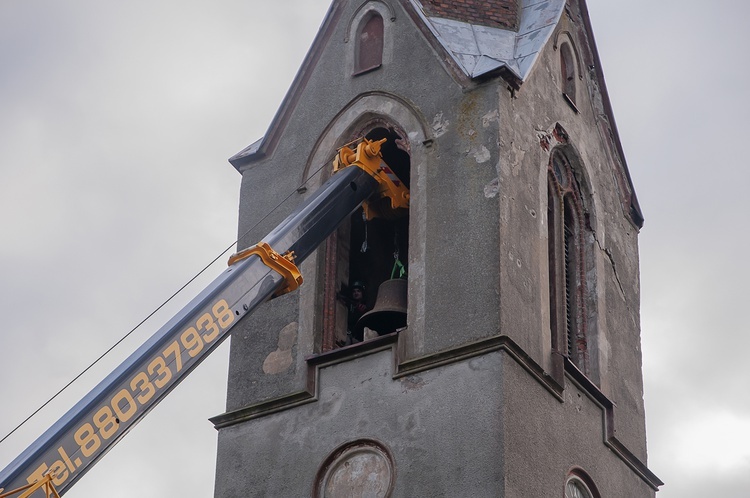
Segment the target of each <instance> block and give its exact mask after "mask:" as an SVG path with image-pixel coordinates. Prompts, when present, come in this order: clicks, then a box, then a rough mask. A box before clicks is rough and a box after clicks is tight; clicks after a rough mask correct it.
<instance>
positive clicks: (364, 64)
mask: <svg viewBox="0 0 750 498" xmlns="http://www.w3.org/2000/svg"><path fill="white" fill-rule="evenodd" d="M382 64H383V18H382V17H381V16H380V14H378V13H377V12H375V11H372V12H370V13H369V14H368V15H367V16H366V17H365V18H364V19H362V22H361V23H360V25H359V28H358V29H357V38H356V52H355V60H354V74H361V73H365V72H367V71H372V70H373V69H376V68H379V67H380V66H381V65H382Z"/></svg>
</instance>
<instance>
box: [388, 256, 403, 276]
mask: <svg viewBox="0 0 750 498" xmlns="http://www.w3.org/2000/svg"><path fill="white" fill-rule="evenodd" d="M396 269H398V278H404V276H405V275H406V268H404V264H403V263H402V262H401V261H400V260H399V259H398V258H396V260H395V261H394V262H393V270H391V279H393V278H395V277H396Z"/></svg>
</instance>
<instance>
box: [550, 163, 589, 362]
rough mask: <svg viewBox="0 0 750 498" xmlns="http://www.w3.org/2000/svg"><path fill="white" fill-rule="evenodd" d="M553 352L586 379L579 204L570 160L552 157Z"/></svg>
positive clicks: (580, 208) (583, 288) (551, 319)
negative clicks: (568, 362)
mask: <svg viewBox="0 0 750 498" xmlns="http://www.w3.org/2000/svg"><path fill="white" fill-rule="evenodd" d="M547 178H548V180H547V231H548V232H547V241H548V256H549V296H550V328H551V337H552V348H553V349H554V350H556V351H558V352H560V353H562V354H563V355H565V356H567V357H568V359H570V361H571V362H572V363H573V364H575V365H576V367H578V369H579V370H581V371H582V372H583V373H585V374H587V373H588V340H587V334H586V331H587V327H586V321H585V317H586V304H585V303H586V301H585V296H586V292H587V289H586V282H587V278H586V270H585V247H584V230H585V224H584V216H583V200H582V198H581V193H580V191H579V189H578V182H577V180H576V178H575V176H574V174H573V169H572V167H571V165H570V161H569V160H568V158H567V157H566V156H565V155H564V154H563V153H562V152H560V151H554V152H553V153H552V157H551V159H550V163H549V168H548V174H547Z"/></svg>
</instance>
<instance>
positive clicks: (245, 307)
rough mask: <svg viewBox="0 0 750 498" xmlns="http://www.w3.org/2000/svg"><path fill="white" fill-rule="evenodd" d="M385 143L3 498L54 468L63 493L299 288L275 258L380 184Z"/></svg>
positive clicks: (185, 322) (149, 354) (281, 230)
mask: <svg viewBox="0 0 750 498" xmlns="http://www.w3.org/2000/svg"><path fill="white" fill-rule="evenodd" d="M379 149H380V143H378V142H369V141H367V140H365V141H364V142H362V143H360V145H359V147H358V149H357V152H356V153H354V152H353V151H350V152H351V154H350V156H349V157H348V159H346V160H345V161H344V163H345V164H344V166H347V164H351V165H354V166H359V167H344V168H343V169H341V170H340V171H338V172H337V174H335V175H334V176H333V177H332V178H331V179H330V180H329V181H328V182H326V183H325V184H324V185H323V186H322V187H321V188H320V189H318V190H317V191H316V192H314V193H313V194H312V195H311V196H310V197H309V198H308V199H307V200H306V201H304V202H303V203H302V204H301V205H300V206H299V207H298V208H297V209H296V210H295V211H294V212H293V213H292V214H290V215H289V216H288V217H287V218H286V219H285V220H284V221H282V222H281V223H280V224H279V225H278V226H277V227H276V228H275V229H274V230H272V231H271V232H270V233H269V234H268V235H267V236H266V237H264V238H263V242H262V243H261V244H259V246H263V247H265V249H262V248H261V249H259V250H253V251H250V253H249V254H246V255H244V256H242V257H239V258H233V260H231V261H230V262H231V263H233V264H231V266H230V267H229V268H227V269H226V270H225V271H224V272H223V273H222V274H221V275H219V276H218V277H217V278H216V279H215V280H214V281H213V282H212V283H211V284H210V285H209V286H208V287H206V288H205V289H204V290H203V291H202V292H201V293H200V294H198V296H196V297H195V298H194V299H193V300H192V301H191V302H190V303H189V304H188V305H187V306H185V307H184V308H183V309H182V310H181V311H180V312H179V313H177V315H175V316H174V317H173V318H172V319H171V320H170V321H169V322H167V324H165V325H164V326H163V327H161V328H160V329H159V330H158V331H157V332H156V333H155V334H154V335H153V336H151V338H149V339H148V340H147V341H146V342H145V343H144V344H143V345H142V346H141V347H139V348H138V349H137V350H136V351H135V352H134V353H133V354H132V355H131V356H130V357H128V358H127V359H126V360H125V361H124V362H123V363H122V364H121V365H120V366H118V367H117V368H116V369H115V370H114V371H113V372H112V373H111V374H109V375H108V376H107V377H106V378H105V379H104V380H103V381H102V382H100V383H99V384H98V385H97V386H96V387H95V388H94V389H93V390H91V392H89V393H88V394H87V395H86V396H85V397H84V398H83V399H81V400H80V401H79V402H78V403H77V404H76V405H75V406H74V407H73V408H71V409H70V410H69V411H68V412H67V413H66V414H65V415H64V416H63V417H62V418H60V420H58V421H57V422H56V423H55V424H54V425H53V426H52V427H50V428H49V429H48V430H47V431H46V432H45V433H44V434H42V436H40V437H39V438H38V439H37V440H36V441H35V442H34V443H32V444H31V446H29V447H28V448H27V449H26V450H25V451H24V452H23V453H21V455H19V456H18V457H17V458H16V459H15V460H14V461H13V462H11V463H10V465H8V466H7V467H6V468H5V469H4V470H3V471H2V472H0V495H2V494H3V493H7V492H9V491H11V490H15V489H17V488H21V487H23V486H26V485H28V484H31V483H34V482H38V481H41V480H42V479H43V478H44V476H45V475H47V474H49V473H50V472H51V473H52V476H53V478H52V482H53V483H54V485H55V487H56V489H57V491H58V492H59V493H60V494H61V495H62V494H64V493H65V492H66V491H67V490H68V489H69V488H70V487H71V486H72V485H73V484H74V483H75V482H76V481H77V480H78V479H80V478H81V477H82V476H83V475H84V474H85V473H86V472H87V471H88V470H89V469H90V468H91V467H92V466H93V465H94V464H95V463H96V462H97V461H98V460H99V459H100V458H102V457H103V456H104V455H105V454H106V453H107V451H109V450H110V449H111V448H112V447H113V446H114V444H115V443H117V442H118V441H119V440H120V439H121V438H122V437H123V436H124V435H125V434H126V433H127V432H128V431H129V430H130V429H131V428H132V427H133V426H134V425H135V424H136V423H138V421H140V420H141V419H142V418H143V417H144V416H145V415H146V414H147V413H148V412H149V411H150V410H152V409H153V408H154V407H155V406H156V405H157V404H158V403H159V401H161V400H162V399H163V398H164V397H165V396H166V395H167V394H168V393H169V392H170V391H171V390H172V389H174V388H175V387H176V386H177V384H179V383H180V381H182V380H183V379H184V378H185V377H186V376H187V374H188V373H190V372H191V371H192V370H193V369H194V368H195V367H196V366H197V365H198V364H199V363H200V362H201V361H202V360H203V359H204V358H206V356H208V355H209V354H210V353H211V352H212V351H213V350H214V349H216V347H217V346H218V345H219V344H220V343H221V342H222V341H223V340H224V339H225V338H226V337H227V336H228V335H229V332H230V331H231V329H232V328H233V327H234V326H235V325H236V324H237V323H238V322H239V320H240V319H241V318H242V317H243V316H245V315H247V314H250V313H252V312H253V311H254V310H255V309H256V308H257V307H258V306H259V305H260V304H261V303H263V302H265V301H267V300H268V299H270V298H272V297H274V296H275V295H279V294H281V293H283V292H284V291H285V290H286V289H287V288H288V287H289V286H290V285H292V286H295V285H294V282H290V281H289V278H288V277H289V275H288V274H287V272H286V271H285V270H284V268H283V267H288V266H289V263H287V264H284V265H281V266H276V265H274V264H272V260H278V259H279V258H283V257H284V256H282V255H286V258H287V260H288V261H289V262H291V261H292V260H293V261H294V263H296V264H299V263H301V262H302V261H304V260H305V258H307V257H308V256H309V255H310V254H311V253H312V252H313V251H314V250H315V249H316V248H317V247H318V245H320V243H321V242H323V241H324V240H325V238H326V237H328V235H329V234H331V233H332V232H333V231H334V230H335V229H336V228H337V227H338V226H339V225H340V224H341V222H342V221H343V220H344V219H345V218H346V217H347V216H349V215H350V214H351V213H352V212H353V211H354V210H355V209H356V208H357V207H358V206H359V205H360V204H362V203H363V202H364V201H366V200H367V199H368V197H370V196H371V195H372V194H373V193H374V192H376V191H377V190H378V187H379V186H380V187H381V190H382V189H383V187H382V185H383V181H382V180H381V179H379V178H378V176H377V171H376V174H373V172H372V170H373V168H372V164H377V165H380V164H381V163H382V159H381V158H380V153H379ZM365 163H366V164H369V165H370V169H369V170H368V169H367V168H365V167H364V164H365ZM382 165H383V166H384V167H385V169H387V165H385V163H382ZM339 166H340V165H339ZM374 169H375V170H378V169H379V166H377V167H375V168H374ZM398 187H399V188H400V190H399V194H398V195H399V197H400V198H401V199H402V200H404V199H405V200H406V202H407V203H408V191H405V192H404V190H405V189H403V188H402V187H401V186H398ZM386 195H387V194H386ZM394 205H395V204H394ZM269 246H270V248H271V249H272V250H271V251H270V253H269V251H268V247H269ZM291 266H292V267H293V268H296V267H295V266H294V264H291ZM299 281H301V278H299V279H298V282H297V284H298V283H299ZM31 496H32V497H37V496H40V497H41V496H43V492H42V491H41V490H40V491H38V492H35V494H32V495H31Z"/></svg>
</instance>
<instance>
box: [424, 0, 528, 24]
mask: <svg viewBox="0 0 750 498" xmlns="http://www.w3.org/2000/svg"><path fill="white" fill-rule="evenodd" d="M519 2H520V0H422V4H423V6H424V10H425V13H427V15H430V16H435V17H445V18H448V19H456V20H459V21H465V22H469V23H471V24H481V25H483V26H493V27H496V28H505V29H512V30H516V29H518V15H519V12H520V9H519V7H518V4H519Z"/></svg>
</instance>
